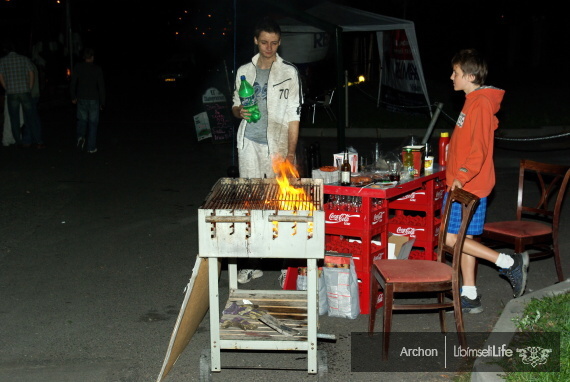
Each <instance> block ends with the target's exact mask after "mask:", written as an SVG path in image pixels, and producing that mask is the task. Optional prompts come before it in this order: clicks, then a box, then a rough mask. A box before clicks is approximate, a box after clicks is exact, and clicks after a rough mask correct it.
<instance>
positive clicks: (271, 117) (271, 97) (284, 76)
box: [233, 53, 303, 157]
mask: <svg viewBox="0 0 570 382" xmlns="http://www.w3.org/2000/svg"><path fill="white" fill-rule="evenodd" d="M258 58H259V53H258V54H256V55H255V56H254V57H253V58H252V60H251V62H249V63H247V64H245V65H242V66H240V67H239V69H238V70H237V75H236V83H235V88H234V94H233V107H235V106H239V105H241V102H240V99H239V94H238V90H239V86H240V83H241V76H242V75H244V76H245V78H246V79H247V81H248V82H249V83H250V84H252V85H253V82H254V81H255V75H256V65H257V60H258ZM302 104H303V93H302V91H301V79H300V77H299V72H298V70H297V68H296V67H295V65H293V64H292V63H290V62H288V61H285V60H283V59H282V58H281V57H280V56H279V55H277V56H276V60H275V62H273V64H272V65H271V69H270V71H269V79H268V80H267V146H268V150H269V151H268V155H270V156H273V155H275V154H278V155H281V156H282V157H286V156H287V150H288V133H289V122H292V121H300V120H301V105H302ZM246 125H247V121H246V120H245V119H244V120H242V121H241V123H240V125H239V129H238V133H237V147H238V149H242V148H243V144H244V139H245V138H244V136H245V127H246Z"/></svg>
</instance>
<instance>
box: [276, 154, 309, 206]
mask: <svg viewBox="0 0 570 382" xmlns="http://www.w3.org/2000/svg"><path fill="white" fill-rule="evenodd" d="M273 171H274V172H275V174H276V177H275V180H276V181H277V184H279V195H278V200H279V204H280V207H281V209H282V210H287V211H299V210H301V211H314V210H315V209H316V208H315V205H314V204H313V203H312V202H311V201H310V200H309V198H308V197H307V194H306V193H305V190H304V189H303V188H295V187H294V186H293V185H291V183H289V178H299V172H298V171H297V169H296V168H295V166H294V165H293V164H292V163H291V162H289V161H288V160H283V158H281V157H275V158H274V159H273Z"/></svg>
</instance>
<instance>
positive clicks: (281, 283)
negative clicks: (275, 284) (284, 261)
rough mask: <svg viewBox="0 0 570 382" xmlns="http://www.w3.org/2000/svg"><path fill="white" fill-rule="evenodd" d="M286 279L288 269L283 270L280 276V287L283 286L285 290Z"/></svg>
mask: <svg viewBox="0 0 570 382" xmlns="http://www.w3.org/2000/svg"><path fill="white" fill-rule="evenodd" d="M285 277H287V269H282V270H281V275H280V276H279V278H278V280H279V285H281V289H283V285H284V284H285Z"/></svg>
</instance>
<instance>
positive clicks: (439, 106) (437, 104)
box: [422, 102, 443, 145]
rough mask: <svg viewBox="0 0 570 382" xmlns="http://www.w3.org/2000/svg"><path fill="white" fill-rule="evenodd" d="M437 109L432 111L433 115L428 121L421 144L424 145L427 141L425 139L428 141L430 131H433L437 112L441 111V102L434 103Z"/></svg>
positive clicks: (437, 115)
mask: <svg viewBox="0 0 570 382" xmlns="http://www.w3.org/2000/svg"><path fill="white" fill-rule="evenodd" d="M436 106H437V109H436V110H435V113H433V117H432V119H431V121H430V123H429V126H428V128H427V131H426V135H424V139H422V145H425V144H426V143H427V141H429V137H430V135H431V132H432V131H433V127H434V126H435V123H436V122H437V118H438V117H439V113H440V112H441V109H443V104H442V103H441V102H438V103H436Z"/></svg>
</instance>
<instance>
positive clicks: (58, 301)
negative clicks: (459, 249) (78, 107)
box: [0, 98, 570, 382]
mask: <svg viewBox="0 0 570 382" xmlns="http://www.w3.org/2000/svg"><path fill="white" fill-rule="evenodd" d="M156 102H158V99H157V98H152V99H148V100H147V101H146V103H141V104H139V105H137V107H134V106H133V107H132V108H127V107H125V108H124V109H122V110H119V109H116V110H112V109H111V110H109V111H108V112H107V114H105V115H104V116H103V120H102V126H101V142H100V144H99V152H98V153H97V154H96V155H87V154H82V153H78V152H76V151H75V150H74V138H73V111H72V109H71V108H70V107H68V106H67V105H66V104H63V103H62V104H59V105H52V107H50V109H49V110H44V112H43V114H42V116H43V118H44V125H45V127H46V134H47V136H48V139H47V141H48V144H49V147H48V148H47V149H45V150H18V149H14V148H1V149H0V179H1V183H0V200H1V201H2V202H1V207H0V301H1V304H2V306H1V307H0V322H1V325H0V338H1V343H2V345H1V346H0V381H11V382H13V381H18V382H20V381H23V382H34V381H46V382H52V381H54V382H55V381H58V382H60V381H83V382H91V381H123V382H130V381H132V382H135V381H136V382H138V381H152V380H155V379H156V377H157V375H158V373H159V371H160V368H161V365H162V361H163V358H164V355H165V352H166V349H167V345H168V342H169V338H170V335H171V333H172V329H173V327H174V323H175V321H176V317H177V314H178V310H179V308H180V305H181V303H182V300H183V297H184V295H183V289H184V287H185V286H186V284H187V282H188V280H189V278H190V273H191V269H192V267H193V265H194V261H195V256H196V254H197V251H198V247H197V245H198V241H197V217H196V215H197V209H198V207H199V205H200V204H201V202H202V200H203V199H204V197H205V196H206V194H207V193H208V191H209V190H210V189H211V187H212V186H213V184H214V183H215V181H216V180H217V179H219V178H220V177H223V176H226V170H227V168H228V166H230V165H231V164H232V158H233V154H232V150H231V145H229V144H225V145H214V144H212V143H211V142H210V141H202V142H197V141H196V139H195V135H194V132H193V127H192V125H191V123H190V122H189V121H191V118H189V117H191V115H193V114H192V113H194V110H192V109H191V108H184V107H181V104H180V102H182V101H180V100H179V101H178V102H175V101H172V102H163V103H160V104H157V103H156ZM152 106H154V107H152ZM181 121H184V122H181ZM314 140H315V138H303V139H302V144H303V145H308V144H310V143H311V142H313V141H314ZM319 141H320V143H321V148H322V155H323V158H325V160H327V159H326V158H331V161H332V153H333V152H335V151H336V142H335V141H334V139H320V140H319ZM400 141H401V138H399V139H394V140H386V141H383V142H382V143H383V145H385V147H386V148H390V147H391V146H395V145H397V144H398V143H399V142H400ZM349 143H350V144H351V145H353V146H354V147H355V148H357V149H360V148H362V150H368V149H369V148H370V147H371V140H370V139H361V138H358V139H353V140H351V141H350V142H349ZM520 158H532V159H538V160H543V161H548V162H553V163H564V162H567V158H568V151H567V150H566V151H564V150H548V149H547V150H543V151H516V150H510V149H499V150H497V161H496V162H497V172H498V177H497V178H498V179H497V186H496V192H495V194H494V197H493V199H492V201H491V204H490V206H489V219H492V220H493V219H502V218H507V217H510V216H511V215H512V214H513V213H514V206H515V193H516V171H517V170H516V169H517V166H518V161H519V159H520ZM569 208H570V207H569V205H568V203H566V206H565V209H564V215H565V216H564V218H563V221H562V232H568V231H569V229H570V219H568V216H569V215H568V210H569ZM569 240H570V238H569V237H568V235H562V237H561V241H562V248H563V249H565V248H568V247H569V246H570V242H569ZM564 268H565V272H566V274H570V261H566V262H565V263H564ZM277 276H278V272H277V271H276V270H269V271H268V272H267V274H266V276H265V277H263V278H261V279H259V280H256V281H255V282H254V283H253V287H260V288H273V287H277V285H278V284H277ZM479 277H480V280H481V283H480V286H481V292H482V293H483V296H484V297H483V303H484V305H485V309H486V310H485V313H483V314H480V315H469V316H468V317H466V328H467V330H470V331H487V330H490V329H491V328H492V326H493V324H494V322H495V321H496V319H497V317H498V314H499V313H500V311H501V309H502V306H504V304H506V302H507V301H509V299H510V296H511V289H510V286H509V284H508V283H507V282H506V281H505V280H503V279H501V278H500V277H499V276H498V274H497V271H496V269H495V268H494V267H492V266H488V265H486V264H483V265H482V266H481V268H480V276H479ZM554 281H555V271H554V266H553V262H552V260H551V259H545V260H540V261H535V262H532V263H531V268H530V276H529V284H528V288H529V290H536V289H540V288H543V287H545V286H548V285H551V284H552V283H554ZM220 284H221V286H222V290H224V286H225V285H227V275H226V273H225V272H222V278H221V281H220ZM223 293H224V292H223V291H222V298H221V299H222V300H223ZM379 321H381V320H379ZM207 325H208V317H206V319H205V320H204V321H203V322H202V325H201V326H200V328H199V329H198V332H197V333H196V335H195V336H194V338H193V339H192V341H191V342H190V344H189V345H188V347H187V349H186V350H185V352H184V353H183V355H182V356H181V357H180V359H179V360H178V362H177V364H176V365H175V366H174V368H173V370H172V372H171V374H170V375H169V376H168V377H167V379H166V380H170V381H196V380H198V360H199V354H200V352H201V350H202V349H205V348H207V347H208V346H209V336H208V329H207V327H208V326H207ZM366 325H367V316H360V317H358V318H357V319H355V320H346V319H335V318H329V317H322V319H321V327H320V329H319V331H320V332H322V333H332V334H335V335H336V336H337V341H336V343H323V344H322V345H321V348H322V349H324V350H326V351H327V353H328V366H329V376H330V378H329V380H331V381H347V380H351V381H367V380H372V379H377V378H379V376H378V375H371V374H366V373H350V333H351V332H355V331H364V330H366ZM394 330H401V331H407V330H414V331H437V330H438V321H437V315H435V314H422V315H417V314H402V315H399V316H398V317H396V318H395V322H394ZM227 357H228V358H227V362H228V363H229V364H232V365H236V364H242V362H245V363H246V364H248V361H251V360H253V363H259V364H260V365H262V366H263V365H264V366H268V365H269V366H272V365H276V364H278V365H287V366H293V367H295V366H296V367H299V368H304V367H305V362H304V357H303V355H302V354H301V355H299V354H285V355H283V354H280V355H273V354H269V353H261V354H255V355H251V354H242V353H238V354H235V353H233V354H229V355H228V356H227ZM224 360H225V359H224ZM224 360H223V362H224ZM249 365H251V362H250V363H249ZM238 375H239V378H245V379H247V380H248V381H266V380H269V379H270V378H276V377H278V378H284V379H285V378H286V379H289V380H304V379H305V377H306V373H305V372H303V371H278V372H275V371H267V370H257V371H243V370H242V371H235V370H224V371H223V372H222V373H221V374H220V375H218V376H216V377H215V380H219V381H230V380H234V379H235V378H237V377H238ZM450 375H452V373H432V374H413V373H412V374H392V375H389V376H386V375H384V376H382V377H380V378H384V377H389V378H390V379H391V380H402V381H403V380H417V379H418V378H420V379H431V380H440V379H448V378H449V376H450ZM308 380H316V379H315V378H314V377H310V378H308Z"/></svg>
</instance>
